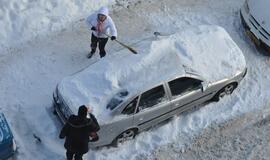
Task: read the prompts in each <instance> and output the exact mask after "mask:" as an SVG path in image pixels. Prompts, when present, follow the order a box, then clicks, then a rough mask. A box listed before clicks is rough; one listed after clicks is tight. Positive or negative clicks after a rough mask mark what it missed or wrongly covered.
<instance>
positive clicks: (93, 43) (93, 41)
mask: <svg viewBox="0 0 270 160" xmlns="http://www.w3.org/2000/svg"><path fill="white" fill-rule="evenodd" d="M97 43H98V38H97V37H96V36H95V35H94V34H93V33H92V36H91V44H90V47H91V52H90V53H89V54H88V56H87V57H88V58H91V57H92V56H93V54H94V53H95V52H96V49H97Z"/></svg>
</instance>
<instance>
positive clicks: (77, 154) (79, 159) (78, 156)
mask: <svg viewBox="0 0 270 160" xmlns="http://www.w3.org/2000/svg"><path fill="white" fill-rule="evenodd" d="M82 156H83V154H81V153H76V154H75V160H82Z"/></svg>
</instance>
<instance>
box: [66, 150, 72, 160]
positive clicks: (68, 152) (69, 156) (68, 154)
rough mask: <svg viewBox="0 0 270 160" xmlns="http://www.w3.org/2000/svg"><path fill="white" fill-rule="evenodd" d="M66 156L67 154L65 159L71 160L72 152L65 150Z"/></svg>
mask: <svg viewBox="0 0 270 160" xmlns="http://www.w3.org/2000/svg"><path fill="white" fill-rule="evenodd" d="M66 156H67V160H73V156H74V153H73V152H70V151H67V152H66Z"/></svg>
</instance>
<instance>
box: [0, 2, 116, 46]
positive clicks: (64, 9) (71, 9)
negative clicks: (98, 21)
mask: <svg viewBox="0 0 270 160" xmlns="http://www.w3.org/2000/svg"><path fill="white" fill-rule="evenodd" d="M113 2H114V1H113V0H99V1H94V0H76V1H66V0H49V1H48V0H38V1H37V0H21V1H18V0H4V1H0V30H1V32H0V39H1V42H0V46H1V47H0V48H1V49H4V48H6V47H10V46H13V45H16V44H18V43H21V42H24V41H26V40H30V39H31V38H33V37H34V36H37V35H39V34H49V33H50V32H54V31H57V30H60V29H63V28H66V27H67V24H69V23H70V22H73V21H75V20H78V19H80V18H84V17H85V16H87V15H88V14H90V13H91V12H93V11H94V10H96V9H98V8H99V7H100V6H102V5H108V4H112V3H113Z"/></svg>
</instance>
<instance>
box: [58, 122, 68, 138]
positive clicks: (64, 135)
mask: <svg viewBox="0 0 270 160" xmlns="http://www.w3.org/2000/svg"><path fill="white" fill-rule="evenodd" d="M67 133H68V124H67V123H66V124H65V125H64V127H63V128H62V130H61V132H60V134H59V138H60V139H64V138H65V137H66V136H67Z"/></svg>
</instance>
